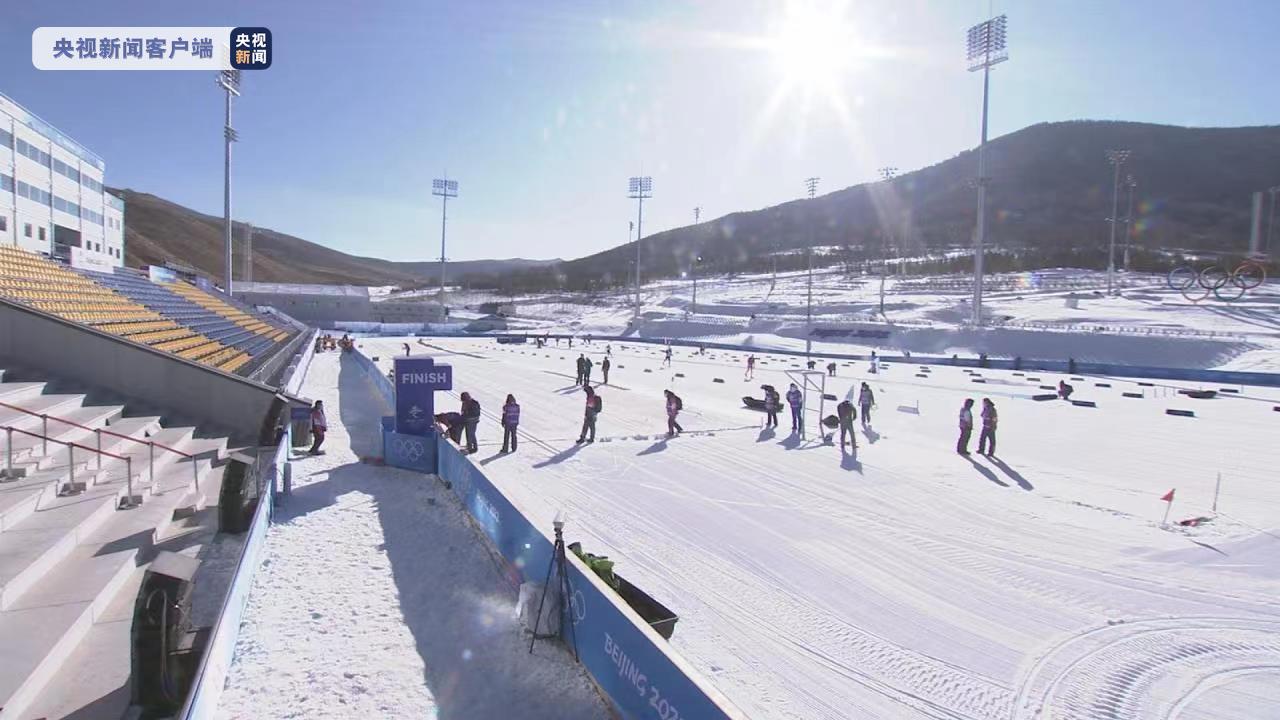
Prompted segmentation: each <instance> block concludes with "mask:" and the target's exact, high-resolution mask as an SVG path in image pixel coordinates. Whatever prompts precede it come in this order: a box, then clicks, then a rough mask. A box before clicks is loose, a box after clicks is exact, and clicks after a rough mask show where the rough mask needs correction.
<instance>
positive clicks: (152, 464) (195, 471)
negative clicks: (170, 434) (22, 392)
mask: <svg viewBox="0 0 1280 720" xmlns="http://www.w3.org/2000/svg"><path fill="white" fill-rule="evenodd" d="M0 407H3V408H8V409H10V410H17V411H18V412H20V413H24V414H26V415H30V416H32V417H38V418H40V422H41V428H40V434H36V433H31V432H26V431H25V430H19V432H22V433H23V434H24V435H30V436H31V437H35V438H40V440H41V448H40V452H42V453H44V454H45V455H48V454H49V443H50V442H54V443H59V444H64V445H65V444H66V443H64V442H62V441H60V440H54V439H53V438H50V437H49V421H50V420H53V421H54V422H60V423H62V424H64V425H70V426H71V427H75V428H80V429H81V430H88V431H90V432H92V433H93V434H94V438H95V440H96V442H97V448H96V449H94V448H90V449H92V450H94V452H97V453H98V469H99V470H101V469H102V456H103V455H110V453H105V452H103V450H102V436H103V435H110V436H111V437H114V438H119V439H121V440H128V441H129V442H134V443H138V444H140V445H146V446H147V455H148V459H147V480H148V482H151V483H155V481H156V448H160V449H161V450H165V451H168V452H171V453H173V454H174V455H177V456H179V457H184V458H187V459H188V460H190V461H191V478H192V480H193V481H194V482H195V489H196V492H199V491H200V466H199V464H198V463H196V456H195V455H192V454H190V453H185V452H183V451H181V450H178V449H177V448H171V447H169V446H168V445H162V444H160V443H158V442H155V441H154V440H140V439H138V438H136V437H133V436H131V435H124V434H122V433H118V432H112V431H110V430H104V429H102V428H95V427H89V426H88V425H81V424H80V423H78V422H73V421H71V420H65V419H63V418H60V417H56V416H54V415H49V414H48V413H38V412H35V411H33V410H28V409H26V408H24V407H19V406H17V405H10V404H9V403H3V402H0ZM14 429H15V430H17V428H14ZM5 456H6V458H7V462H8V465H6V468H10V467H12V462H13V435H12V434H10V435H9V436H8V438H7V440H6V445H5ZM112 457H115V456H112Z"/></svg>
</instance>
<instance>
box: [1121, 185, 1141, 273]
mask: <svg viewBox="0 0 1280 720" xmlns="http://www.w3.org/2000/svg"><path fill="white" fill-rule="evenodd" d="M1124 186H1125V187H1126V188H1128V189H1129V209H1128V211H1126V212H1125V214H1124V271H1125V272H1129V244H1130V242H1132V240H1133V191H1134V189H1135V188H1137V187H1138V181H1137V180H1135V179H1134V178H1133V176H1132V175H1130V176H1129V177H1127V178H1126V179H1125V181H1124Z"/></svg>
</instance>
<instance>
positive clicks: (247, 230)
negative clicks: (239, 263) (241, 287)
mask: <svg viewBox="0 0 1280 720" xmlns="http://www.w3.org/2000/svg"><path fill="white" fill-rule="evenodd" d="M244 281H245V282H253V223H245V224H244Z"/></svg>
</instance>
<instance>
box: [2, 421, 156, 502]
mask: <svg viewBox="0 0 1280 720" xmlns="http://www.w3.org/2000/svg"><path fill="white" fill-rule="evenodd" d="M14 433H22V434H23V435H29V436H31V437H35V438H41V439H42V440H44V441H45V442H46V443H48V442H53V443H56V444H58V445H65V446H66V448H67V485H68V487H72V488H74V487H75V481H76V448H80V449H81V450H87V451H89V452H92V453H97V456H98V470H99V471H101V470H102V456H103V455H106V456H107V457H110V458H115V459H116V460H123V461H124V477H125V487H126V488H127V490H126V492H128V500H127V501H126V502H128V504H129V505H132V504H133V498H134V495H133V458H131V457H129V456H127V455H116V454H114V453H109V452H106V451H104V450H101V449H95V448H91V447H89V446H87V445H81V444H79V443H73V442H66V441H64V440H51V439H50V438H48V437H44V436H42V435H39V434H37V433H33V432H30V431H28V430H23V429H22V428H16V427H12V426H9V425H6V426H5V427H4V434H5V443H6V445H5V476H6V477H7V478H10V479H12V478H13V434H14ZM57 482H58V481H57V480H54V483H55V484H56V483H57Z"/></svg>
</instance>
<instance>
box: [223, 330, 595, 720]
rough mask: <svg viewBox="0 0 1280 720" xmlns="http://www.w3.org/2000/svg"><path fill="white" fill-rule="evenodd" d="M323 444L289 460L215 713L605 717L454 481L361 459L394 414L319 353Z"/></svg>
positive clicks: (316, 375) (315, 386) (312, 392)
mask: <svg viewBox="0 0 1280 720" xmlns="http://www.w3.org/2000/svg"><path fill="white" fill-rule="evenodd" d="M302 394H303V395H305V396H307V397H311V398H314V399H318V400H323V401H324V403H325V405H326V406H327V415H328V419H329V437H328V438H327V439H326V441H325V448H326V450H327V453H326V454H325V455H323V456H320V457H307V458H305V459H301V460H296V461H295V462H294V473H293V478H294V490H293V495H292V496H290V497H288V498H286V499H285V501H284V502H283V503H282V505H281V506H280V507H279V508H278V509H277V515H276V522H275V523H274V524H273V525H272V526H271V530H270V533H269V535H268V537H267V544H266V550H265V556H264V557H265V559H264V561H263V566H262V568H261V569H260V570H259V571H258V574H257V577H256V578H255V582H254V586H253V589H252V592H251V594H250V598H249V607H248V610H247V612H246V614H245V617H246V620H245V622H244V624H243V626H242V627H241V629H240V636H239V641H238V643H237V645H236V651H235V659H234V662H233V664H232V667H231V670H230V673H229V675H228V679H227V684H226V690H225V692H224V694H223V696H222V701H221V704H220V706H219V717H222V718H272V719H274V718H308V719H309V720H310V719H311V718H368V719H370V720H372V719H373V718H379V719H380V718H437V717H438V718H496V717H522V718H607V717H609V716H610V715H609V712H608V711H607V709H606V706H605V703H604V701H603V699H602V698H601V697H600V696H599V695H598V694H597V692H596V690H595V687H594V685H592V683H591V681H590V679H589V678H588V677H587V676H586V674H585V672H584V671H583V670H582V668H581V667H580V666H578V665H575V664H574V661H573V658H572V656H570V655H569V654H568V653H567V652H566V651H565V650H564V649H562V648H561V647H560V646H558V645H555V644H552V643H546V642H540V643H539V644H538V645H537V647H536V649H535V652H534V654H532V655H530V654H529V646H528V644H527V643H528V636H527V635H526V634H524V633H523V631H522V630H521V628H520V625H519V622H518V621H517V620H516V619H515V617H514V608H515V603H516V597H515V593H514V592H513V591H512V590H511V588H510V587H509V586H508V585H507V583H506V582H505V580H504V579H503V577H502V575H501V573H500V571H499V566H498V564H497V559H496V558H495V556H494V555H493V554H491V553H490V551H489V550H488V549H487V545H485V544H484V543H483V540H482V538H483V536H482V535H481V534H480V533H479V532H477V531H476V530H475V529H473V527H472V526H471V525H470V523H469V521H468V520H467V517H466V514H465V511H464V510H463V509H462V508H461V506H460V505H459V503H458V502H457V500H456V498H455V496H454V495H453V493H451V492H450V491H448V490H445V489H444V488H443V487H440V486H439V484H438V483H437V482H436V481H435V480H434V479H431V478H426V477H424V476H422V475H419V474H417V473H411V472H407V471H402V470H395V469H392V468H383V467H376V466H373V465H365V464H361V463H360V461H359V458H360V457H367V456H370V455H379V454H381V449H380V447H379V444H380V442H379V440H378V427H379V426H378V418H379V417H380V416H382V415H384V414H388V410H387V409H386V408H384V407H382V401H381V400H380V399H377V397H376V395H375V394H374V392H373V389H372V386H371V385H370V384H369V382H368V380H367V379H366V377H365V375H364V373H363V371H361V370H360V369H359V368H358V367H357V366H356V365H355V363H354V362H353V361H352V360H351V359H350V358H349V357H348V358H346V359H341V358H340V357H339V354H338V353H325V354H321V355H317V356H316V358H315V360H314V361H313V362H312V364H311V369H310V371H309V373H308V375H307V381H306V384H305V385H304V387H303V391H302Z"/></svg>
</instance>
